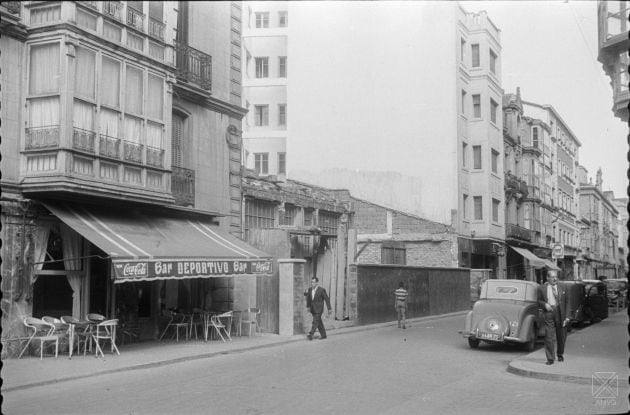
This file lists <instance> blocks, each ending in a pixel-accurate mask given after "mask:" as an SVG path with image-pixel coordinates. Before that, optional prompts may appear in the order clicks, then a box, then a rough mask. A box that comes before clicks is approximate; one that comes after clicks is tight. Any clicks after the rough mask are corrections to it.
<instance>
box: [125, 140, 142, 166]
mask: <svg viewBox="0 0 630 415" xmlns="http://www.w3.org/2000/svg"><path fill="white" fill-rule="evenodd" d="M142 147H143V145H142V144H138V143H134V142H131V141H123V160H125V161H131V162H134V163H142Z"/></svg>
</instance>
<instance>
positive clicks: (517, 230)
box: [505, 223, 532, 242]
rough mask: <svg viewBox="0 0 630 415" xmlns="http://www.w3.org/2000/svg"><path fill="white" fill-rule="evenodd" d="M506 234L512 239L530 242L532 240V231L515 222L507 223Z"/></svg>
mask: <svg viewBox="0 0 630 415" xmlns="http://www.w3.org/2000/svg"><path fill="white" fill-rule="evenodd" d="M505 236H506V238H510V239H518V240H521V241H526V242H530V241H531V240H532V231H531V230H529V229H527V228H523V227H522V226H518V225H515V224H513V223H507V224H506V226H505Z"/></svg>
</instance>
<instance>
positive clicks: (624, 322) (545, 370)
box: [507, 309, 630, 387]
mask: <svg viewBox="0 0 630 415" xmlns="http://www.w3.org/2000/svg"><path fill="white" fill-rule="evenodd" d="M564 359H565V360H564V362H558V361H556V362H554V364H553V365H546V364H545V362H546V361H547V358H546V357H545V348H544V347H540V348H539V349H538V350H536V351H535V352H533V353H530V354H528V355H526V356H523V357H521V358H519V359H516V360H513V361H511V362H510V363H509V364H508V369H507V370H508V372H510V373H513V374H516V375H521V376H529V377H533V378H538V379H545V380H557V381H562V382H570V383H580V384H588V385H591V384H592V382H599V381H601V380H605V379H609V378H610V376H613V377H614V376H615V375H613V373H614V374H616V375H617V376H618V377H619V380H620V383H621V384H622V385H627V383H626V382H627V379H628V375H629V374H630V371H629V370H628V314H627V310H626V309H622V310H620V311H619V312H617V313H614V314H609V316H608V318H607V319H605V320H603V321H601V322H599V323H596V324H592V325H590V326H588V327H586V328H584V329H582V330H579V331H574V332H572V333H569V335H568V336H567V341H566V345H565V350H564ZM605 372H609V375H605ZM598 373H600V374H599V375H598ZM624 387H625V386H624Z"/></svg>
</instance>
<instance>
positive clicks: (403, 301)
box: [394, 281, 408, 329]
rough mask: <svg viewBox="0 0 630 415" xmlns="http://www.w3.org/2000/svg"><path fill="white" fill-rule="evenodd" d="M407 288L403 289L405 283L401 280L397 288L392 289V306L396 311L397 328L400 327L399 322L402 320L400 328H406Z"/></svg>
mask: <svg viewBox="0 0 630 415" xmlns="http://www.w3.org/2000/svg"><path fill="white" fill-rule="evenodd" d="M407 295H408V293H407V290H405V284H403V282H402V281H400V283H398V289H397V290H396V291H394V307H395V308H396V312H397V313H398V328H400V322H401V321H402V328H403V329H406V328H407V326H406V324H405V323H406V318H407Z"/></svg>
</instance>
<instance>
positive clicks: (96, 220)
mask: <svg viewBox="0 0 630 415" xmlns="http://www.w3.org/2000/svg"><path fill="white" fill-rule="evenodd" d="M44 206H46V207H47V208H48V209H49V210H50V211H51V212H52V213H53V214H54V215H55V216H57V217H58V218H59V219H61V220H62V221H63V222H64V223H65V224H66V225H68V226H70V227H71V228H72V229H74V230H75V231H76V232H78V233H79V234H80V235H81V236H83V237H84V238H86V239H87V240H89V241H90V242H92V243H93V244H94V245H96V246H98V247H99V248H100V249H102V250H103V251H104V252H105V253H107V255H109V256H110V257H111V258H112V262H113V265H114V272H115V281H114V282H116V283H120V282H127V281H150V280H157V279H182V278H210V277H221V276H239V275H271V274H272V272H273V267H272V264H273V262H272V259H271V255H269V254H267V253H265V252H263V251H260V250H258V249H256V248H254V247H252V246H250V245H248V244H247V243H245V242H243V241H241V240H240V239H238V238H236V237H234V236H232V235H230V234H228V233H226V232H223V231H221V230H219V228H218V227H217V226H216V224H212V223H211V222H210V221H209V220H208V219H206V218H204V219H198V218H194V219H193V218H192V217H190V218H182V217H181V216H182V214H181V213H179V214H178V215H169V216H166V215H158V214H152V213H150V212H144V211H140V210H137V209H125V210H122V209H115V208H105V207H93V206H84V205H79V204H70V203H48V202H46V203H44Z"/></svg>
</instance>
